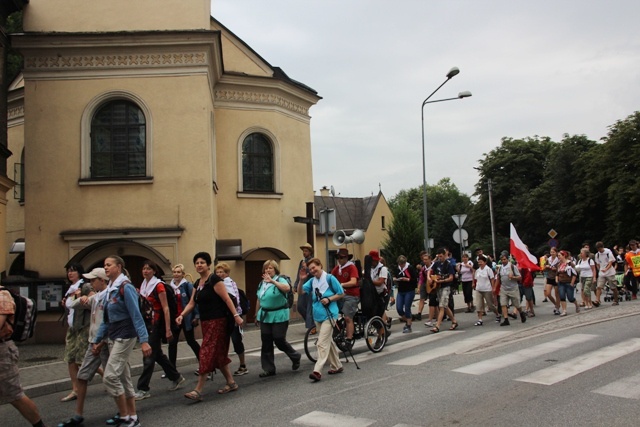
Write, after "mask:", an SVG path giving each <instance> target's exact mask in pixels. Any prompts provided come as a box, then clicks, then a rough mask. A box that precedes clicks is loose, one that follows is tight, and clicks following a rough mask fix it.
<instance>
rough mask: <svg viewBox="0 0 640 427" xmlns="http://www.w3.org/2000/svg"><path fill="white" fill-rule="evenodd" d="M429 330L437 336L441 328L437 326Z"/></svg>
mask: <svg viewBox="0 0 640 427" xmlns="http://www.w3.org/2000/svg"><path fill="white" fill-rule="evenodd" d="M429 330H430V331H431V332H432V333H434V334H437V333H438V332H440V328H438V327H437V326H434V327H433V328H431V329H429Z"/></svg>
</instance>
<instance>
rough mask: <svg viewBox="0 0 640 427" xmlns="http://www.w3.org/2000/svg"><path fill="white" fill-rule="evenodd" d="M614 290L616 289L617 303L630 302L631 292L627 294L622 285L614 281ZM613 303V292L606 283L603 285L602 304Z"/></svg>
mask: <svg viewBox="0 0 640 427" xmlns="http://www.w3.org/2000/svg"><path fill="white" fill-rule="evenodd" d="M616 288H617V289H618V301H631V292H629V291H628V290H627V289H626V288H625V286H624V284H623V283H621V282H619V281H617V280H616ZM611 301H613V290H612V289H611V286H610V285H609V284H608V283H606V284H605V285H604V302H611Z"/></svg>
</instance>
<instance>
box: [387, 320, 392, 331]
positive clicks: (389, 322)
mask: <svg viewBox="0 0 640 427" xmlns="http://www.w3.org/2000/svg"><path fill="white" fill-rule="evenodd" d="M392 321H393V317H387V329H391V322H392Z"/></svg>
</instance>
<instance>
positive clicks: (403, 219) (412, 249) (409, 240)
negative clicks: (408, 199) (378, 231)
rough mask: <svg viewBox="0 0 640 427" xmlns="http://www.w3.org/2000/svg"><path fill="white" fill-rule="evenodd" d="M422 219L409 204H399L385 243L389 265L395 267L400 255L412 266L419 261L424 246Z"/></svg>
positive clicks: (384, 253) (383, 252)
mask: <svg viewBox="0 0 640 427" xmlns="http://www.w3.org/2000/svg"><path fill="white" fill-rule="evenodd" d="M422 240H423V238H422V218H421V217H420V216H419V215H418V213H417V212H416V211H415V210H413V209H412V208H411V207H410V206H409V205H408V204H407V203H402V202H400V203H397V204H396V205H395V207H394V209H393V220H392V221H391V224H389V229H388V230H387V239H386V240H385V241H384V242H383V245H384V250H383V251H382V254H383V256H384V257H385V258H386V260H387V265H393V264H394V263H395V262H396V259H397V258H398V256H399V255H404V256H406V257H407V260H408V261H409V262H410V263H411V264H416V263H418V261H419V257H418V254H419V253H420V251H421V250H423V246H422Z"/></svg>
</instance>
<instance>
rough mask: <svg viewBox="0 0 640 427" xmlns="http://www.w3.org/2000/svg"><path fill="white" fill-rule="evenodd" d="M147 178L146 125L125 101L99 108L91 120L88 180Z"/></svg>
mask: <svg viewBox="0 0 640 427" xmlns="http://www.w3.org/2000/svg"><path fill="white" fill-rule="evenodd" d="M146 175H147V122H146V118H145V115H144V113H143V112H142V110H141V109H140V108H139V107H138V106H137V105H136V104H134V103H133V102H131V101H128V100H122V99H118V100H113V101H109V102H107V103H105V104H103V105H102V106H100V107H99V108H98V109H97V110H96V112H95V114H94V115H93V117H92V119H91V165H90V178H91V179H126V178H136V177H145V176H146Z"/></svg>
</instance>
